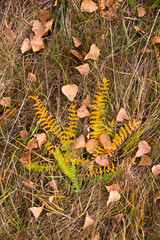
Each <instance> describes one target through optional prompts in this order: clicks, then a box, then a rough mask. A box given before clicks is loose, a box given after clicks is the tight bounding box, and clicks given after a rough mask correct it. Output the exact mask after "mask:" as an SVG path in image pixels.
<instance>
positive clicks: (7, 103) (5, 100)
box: [0, 97, 11, 107]
mask: <svg viewBox="0 0 160 240" xmlns="http://www.w3.org/2000/svg"><path fill="white" fill-rule="evenodd" d="M0 104H1V105H2V106H3V107H10V106H11V98H10V97H3V98H2V99H1V100H0Z"/></svg>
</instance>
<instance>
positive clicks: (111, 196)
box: [107, 190, 121, 206]
mask: <svg viewBox="0 0 160 240" xmlns="http://www.w3.org/2000/svg"><path fill="white" fill-rule="evenodd" d="M120 198H121V195H120V194H119V193H118V192H117V191H115V190H111V191H110V192H109V198H108V201H107V206H108V205H109V204H110V203H112V202H116V201H118V200H119V199H120Z"/></svg>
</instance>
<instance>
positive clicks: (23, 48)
mask: <svg viewBox="0 0 160 240" xmlns="http://www.w3.org/2000/svg"><path fill="white" fill-rule="evenodd" d="M31 49H32V46H31V44H30V40H29V38H25V39H24V40H23V42H22V45H21V52H22V53H25V52H27V51H29V50H31Z"/></svg>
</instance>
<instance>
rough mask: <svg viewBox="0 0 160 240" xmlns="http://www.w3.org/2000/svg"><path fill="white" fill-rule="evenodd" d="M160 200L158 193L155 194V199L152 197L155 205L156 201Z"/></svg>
mask: <svg viewBox="0 0 160 240" xmlns="http://www.w3.org/2000/svg"><path fill="white" fill-rule="evenodd" d="M158 199H160V192H156V194H155V197H154V202H155V203H156V201H157V200H158Z"/></svg>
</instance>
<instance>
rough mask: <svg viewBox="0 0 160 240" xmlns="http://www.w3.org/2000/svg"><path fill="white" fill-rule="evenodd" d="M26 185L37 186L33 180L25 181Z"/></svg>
mask: <svg viewBox="0 0 160 240" xmlns="http://www.w3.org/2000/svg"><path fill="white" fill-rule="evenodd" d="M24 185H25V186H26V187H28V188H31V189H33V188H36V184H35V183H34V182H32V181H25V182H24Z"/></svg>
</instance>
